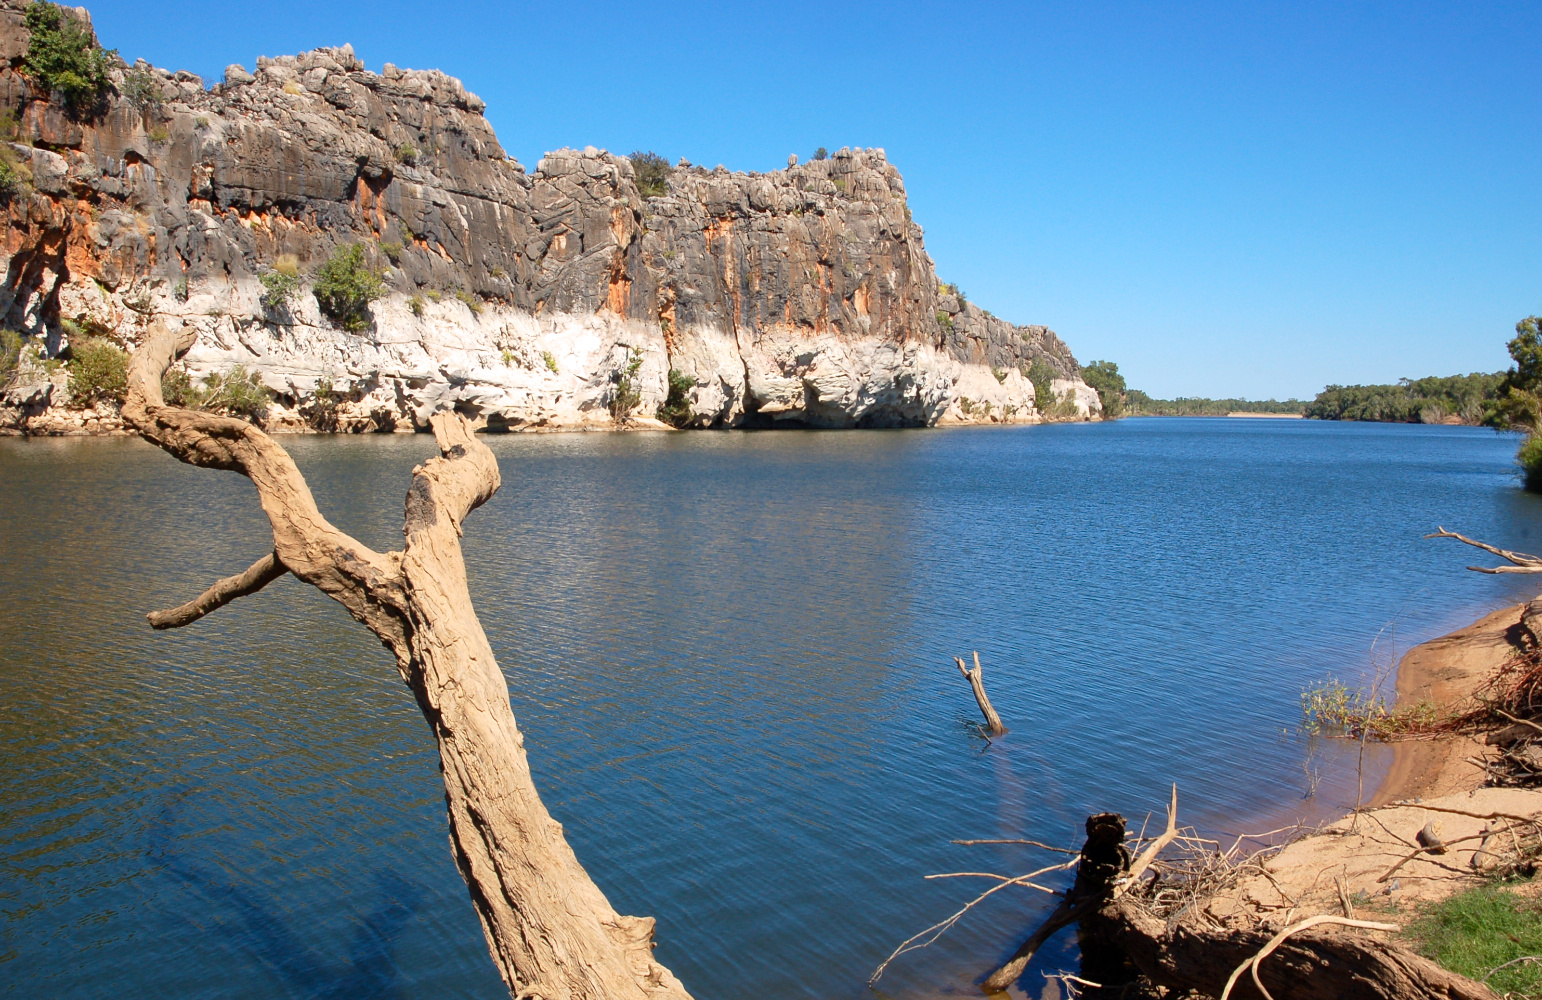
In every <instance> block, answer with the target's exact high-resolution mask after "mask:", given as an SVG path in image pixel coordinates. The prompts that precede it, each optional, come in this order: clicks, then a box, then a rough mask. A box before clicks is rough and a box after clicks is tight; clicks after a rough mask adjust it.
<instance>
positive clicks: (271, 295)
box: [262, 253, 301, 312]
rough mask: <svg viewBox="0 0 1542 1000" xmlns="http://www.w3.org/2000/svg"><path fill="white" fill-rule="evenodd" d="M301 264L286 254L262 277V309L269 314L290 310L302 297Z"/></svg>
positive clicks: (292, 256)
mask: <svg viewBox="0 0 1542 1000" xmlns="http://www.w3.org/2000/svg"><path fill="white" fill-rule="evenodd" d="M300 284H301V282H300V262H299V261H298V260H297V259H296V258H295V255H294V254H290V253H286V254H284V255H282V256H280V257H279V258H278V260H276V261H274V262H273V270H271V271H269V272H268V273H266V274H264V275H263V276H262V287H263V293H262V307H263V308H264V309H266V310H268V311H269V312H278V311H280V310H283V309H288V308H289V306H291V305H292V304H293V303H294V300H295V299H296V298H298V297H299V295H300Z"/></svg>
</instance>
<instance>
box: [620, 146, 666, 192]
mask: <svg viewBox="0 0 1542 1000" xmlns="http://www.w3.org/2000/svg"><path fill="white" fill-rule="evenodd" d="M627 159H628V160H631V161H632V174H633V176H634V177H635V178H636V180H637V193H638V194H640V195H642V196H643V197H644V198H658V197H660V196H662V195H666V194H668V193H669V175H670V174H671V173H672V172H673V171H672V170H671V168H670V166H669V161H668V160H666V159H664V158H663V157H662V156H660V155H659V154H657V153H655V152H653V151H651V150H649V151H646V152H644V151H641V150H639V151H638V152H635V153H633V154H632V155H631V156H628V157H627Z"/></svg>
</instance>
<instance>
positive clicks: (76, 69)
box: [22, 2, 118, 112]
mask: <svg viewBox="0 0 1542 1000" xmlns="http://www.w3.org/2000/svg"><path fill="white" fill-rule="evenodd" d="M26 24H27V31H29V32H30V33H31V34H32V39H31V41H30V42H29V43H28V45H27V55H26V58H25V59H24V60H23V61H22V72H23V73H25V74H26V75H27V76H29V77H31V79H32V81H33V82H34V83H36V84H37V85H38V86H39V87H42V88H43V89H44V90H47V91H49V92H56V93H58V94H60V95H61V96H63V98H64V102H65V104H67V105H69V108H70V110H71V111H75V112H81V111H86V110H89V109H91V108H92V107H93V106H94V105H96V103H97V102H98V101H100V100H101V99H102V98H103V97H104V96H106V94H107V89H108V87H110V86H111V81H109V80H108V78H107V71H108V70H109V69H110V68H111V67H112V60H113V57H114V56H116V55H117V54H118V52H117V50H116V49H113V50H107V49H103V48H102V47H101V46H99V45H97V44H96V39H95V38H94V37H93V36H92V34H91V28H90V27H89V26H88V25H87V23H86V22H85V21H84V20H82V19H81V18H80V17H79V16H77V15H76V14H75V13H74V12H73V11H70V10H67V9H65V8H63V7H60V6H58V5H57V4H51V3H46V2H38V3H33V4H32V5H30V6H29V7H28V8H27V13H26Z"/></svg>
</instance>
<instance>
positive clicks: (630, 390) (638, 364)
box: [610, 350, 643, 423]
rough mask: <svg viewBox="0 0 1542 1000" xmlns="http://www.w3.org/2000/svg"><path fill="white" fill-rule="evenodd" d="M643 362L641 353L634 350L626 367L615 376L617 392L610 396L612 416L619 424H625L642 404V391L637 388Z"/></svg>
mask: <svg viewBox="0 0 1542 1000" xmlns="http://www.w3.org/2000/svg"><path fill="white" fill-rule="evenodd" d="M642 362H643V359H642V354H641V352H639V351H635V350H634V351H633V352H632V354H631V356H630V357H629V358H628V359H627V363H626V367H625V368H622V369H620V370H619V371H617V372H616V374H615V375H614V376H613V377H614V378H615V380H616V390H615V392H613V393H611V396H610V415H611V417H613V418H614V419H615V420H617V421H618V422H623V423H624V422H625V421H626V418H627V417H629V416H631V414H632V411H633V410H635V409H637V406H638V404H639V403H641V402H642V390H640V389H638V388H637V372H638V370H639V369H641V368H642Z"/></svg>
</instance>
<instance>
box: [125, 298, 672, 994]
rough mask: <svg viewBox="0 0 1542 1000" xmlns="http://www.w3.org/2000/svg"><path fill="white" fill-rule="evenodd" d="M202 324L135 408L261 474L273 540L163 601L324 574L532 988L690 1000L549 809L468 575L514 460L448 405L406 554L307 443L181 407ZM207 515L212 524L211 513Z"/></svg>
mask: <svg viewBox="0 0 1542 1000" xmlns="http://www.w3.org/2000/svg"><path fill="white" fill-rule="evenodd" d="M193 339H194V331H193V329H192V328H191V327H187V328H185V329H184V331H183V332H181V333H174V332H172V331H170V330H169V329H167V328H166V327H165V326H164V324H162V323H159V322H157V323H156V324H155V325H154V326H153V327H152V328H151V331H150V333H149V334H148V335H147V337H146V340H145V342H144V343H143V344H142V345H141V346H140V348H139V349H138V350H137V351H136V352H135V353H134V356H133V360H132V365H131V368H130V373H129V387H128V397H127V400H126V401H125V403H124V406H123V418H124V420H125V422H127V423H128V424H129V426H131V427H133V428H134V429H135V430H137V431H138V432H139V434H140V436H142V437H143V438H144V439H145V440H147V441H149V442H150V443H152V444H155V445H157V446H159V447H160V448H162V449H163V450H165V451H166V452H168V453H170V454H171V455H172V456H174V457H175V458H178V459H180V460H182V461H183V462H187V463H188V464H190V465H197V466H201V467H204V468H210V469H223V470H226V471H230V472H237V473H240V474H241V475H244V476H246V477H247V478H249V479H250V480H251V481H252V484H253V485H254V486H255V487H256V488H257V496H258V499H259V501H260V502H261V504H262V509H263V512H264V513H266V514H267V516H268V521H269V523H270V525H271V526H272V529H273V551H272V552H271V553H269V554H267V555H264V556H263V557H262V558H261V559H258V560H257V561H256V562H255V563H254V564H253V565H252V567H251V568H250V569H247V570H246V571H244V572H243V573H240V574H238V575H236V576H233V577H230V578H227V579H225V580H221V581H219V582H218V583H216V584H214V585H213V586H211V587H210V588H209V589H208V590H207V591H205V592H204V593H203V594H202V595H201V596H199V597H198V598H196V599H194V600H192V601H190V602H188V603H187V604H184V605H182V606H181V607H179V608H175V609H172V610H169V611H161V612H156V613H153V614H151V615H150V616H149V617H150V621H151V623H152V624H153V625H154V626H155V627H156V628H175V627H178V626H182V625H187V624H189V623H190V622H193V621H196V620H197V619H198V618H200V617H202V616H203V615H205V614H208V613H209V612H211V611H214V610H216V609H218V608H219V607H222V606H223V605H225V604H227V603H229V602H230V601H231V600H234V599H235V598H237V597H241V596H243V595H246V594H252V593H255V592H256V591H258V590H260V589H261V588H262V587H263V586H265V585H266V584H268V583H271V582H272V581H273V580H275V579H277V578H278V577H280V576H283V575H284V574H285V573H292V574H294V576H295V577H297V578H298V579H300V580H303V581H304V582H306V583H309V584H311V585H312V586H314V587H316V588H317V589H319V590H321V591H322V592H323V593H325V594H326V595H327V596H328V597H331V598H332V599H333V600H335V601H337V602H338V603H339V604H341V605H342V606H343V607H344V608H346V609H347V611H348V613H349V614H351V615H352V616H353V617H354V618H355V619H357V620H358V621H360V622H362V623H363V624H364V625H365V627H367V628H368V629H369V630H370V631H371V632H373V633H375V635H376V636H378V637H379V638H380V641H381V642H382V643H383V644H384V645H385V646H386V648H387V649H389V650H390V651H391V653H392V654H393V655H394V656H395V658H396V667H397V670H398V671H399V672H400V674H401V677H402V679H403V680H404V681H405V682H406V684H407V686H408V687H409V688H410V689H411V690H412V693H413V696H414V697H415V698H416V700H417V703H418V707H419V708H420V709H421V710H422V712H423V716H424V718H425V719H426V720H427V721H428V724H429V729H430V730H431V731H432V732H433V734H434V738H435V739H436V740H437V742H438V745H439V760H440V770H441V772H442V775H443V778H444V791H445V806H446V811H447V813H448V819H449V834H450V845H451V850H452V853H453V856H454V860H455V863H456V865H457V867H458V868H459V869H460V873H461V875H462V876H463V877H464V878H465V880H466V885H467V888H468V889H469V890H470V893H471V901H472V904H473V906H474V907H475V908H476V911H477V916H478V917H479V918H480V919H481V921H482V929H483V931H484V932H485V933H486V936H487V943H488V947H489V950H490V951H491V952H492V956H493V960H494V962H495V964H496V965H497V968H498V972H499V974H500V975H501V976H502V977H503V981H504V983H505V984H506V985H507V986H508V988H509V992H510V994H511V995H512V996H514V997H515V998H517V1000H526V998H538V1000H621V998H625V1000H643V998H649V1000H690V995H689V994H688V993H687V992H686V990H685V988H684V987H683V986H682V985H681V984H680V983H679V981H678V980H676V979H675V977H674V976H673V975H671V974H670V972H669V970H668V969H666V968H664V967H663V966H662V965H660V964H658V963H657V962H655V961H654V960H653V958H652V948H653V943H652V939H653V928H654V922H653V920H652V919H651V918H647V917H627V916H622V915H621V914H618V913H617V912H616V911H615V910H614V909H613V908H612V907H611V905H610V903H609V902H608V901H607V900H606V899H605V895H604V893H603V892H601V891H600V888H599V887H598V886H597V885H595V884H594V882H593V880H591V879H590V877H589V874H588V873H587V872H586V871H585V870H584V868H583V866H582V865H581V864H580V863H579V861H578V858H577V857H576V856H575V855H574V853H573V850H572V848H571V847H570V846H569V845H568V842H567V840H566V839H565V838H564V837H563V835H562V826H561V824H559V823H558V822H557V821H556V820H554V819H553V818H552V817H551V815H550V814H549V813H548V812H547V811H546V807H545V806H544V805H543V804H542V802H541V798H540V795H539V794H538V793H537V791H536V787H535V783H534V781H533V780H532V779H531V775H530V767H529V765H528V763H527V762H526V759H525V751H524V738H523V737H522V736H521V734H520V732H519V729H518V727H517V726H516V725H515V722H514V713H513V711H512V710H511V709H510V706H509V691H508V686H507V684H506V683H505V681H504V678H503V674H502V672H501V671H500V670H499V668H498V664H497V661H496V660H494V658H493V652H492V648H491V647H490V646H489V645H488V642H487V636H486V635H485V634H484V633H483V631H482V626H481V623H480V622H478V620H477V616H476V612H475V611H474V610H473V609H472V606H471V596H470V593H469V591H468V590H467V586H466V570H465V564H464V562H463V560H462V558H461V548H460V537H461V522H462V520H464V518H465V517H466V515H467V514H469V513H470V512H471V511H473V510H475V509H476V508H477V507H479V506H480V505H481V504H483V503H484V502H486V501H487V500H488V499H489V498H490V497H491V496H492V495H493V493H494V492H495V491H496V490H497V489H498V486H499V476H498V463H497V460H496V459H495V458H494V457H493V455H492V452H490V451H489V450H488V449H487V446H486V445H484V444H482V443H481V442H479V441H478V440H477V439H476V438H475V436H474V435H473V434H472V432H471V426H470V425H469V424H468V423H467V422H466V421H465V420H464V419H463V418H461V417H460V416H458V415H456V414H453V413H440V414H436V415H435V416H434V417H433V418H432V419H431V421H430V425H431V427H432V429H433V432H434V437H435V440H436V441H437V442H438V445H439V450H440V457H437V458H432V459H430V460H428V461H427V462H425V463H424V464H423V465H421V466H419V467H417V468H416V469H414V470H413V473H412V484H411V486H410V488H409V489H408V491H407V503H406V516H405V527H404V531H403V533H404V535H405V538H406V544H405V546H404V547H403V549H402V551H399V552H384V553H382V552H375V551H373V550H371V549H369V548H368V547H366V546H364V545H363V544H361V543H360V542H358V541H356V540H355V539H353V538H350V537H349V536H348V535H346V534H344V533H343V532H341V531H339V530H338V529H337V528H335V527H333V526H332V525H331V524H330V523H328V522H327V520H326V518H324V517H323V516H322V515H321V512H320V511H319V510H317V508H316V503H315V501H314V500H313V499H312V497H311V492H310V488H309V486H307V485H306V482H305V479H304V477H303V476H301V474H300V470H299V469H298V468H296V466H295V464H294V462H293V460H291V459H290V457H289V454H288V453H287V452H286V451H285V450H284V449H283V448H282V447H280V446H279V445H278V444H277V443H276V442H275V441H274V440H273V439H272V438H270V437H268V436H267V435H266V434H264V433H263V432H262V431H260V430H258V429H257V428H256V427H253V426H252V425H251V424H249V423H247V422H246V421H244V420H239V419H234V418H231V417H222V416H216V415H214V414H210V413H204V412H199V411H195V410H187V409H182V408H180V407H174V406H168V405H166V402H165V399H164V398H163V397H162V395H161V376H162V375H163V374H164V372H165V371H166V368H167V367H168V366H169V365H170V364H171V362H172V361H173V360H174V359H175V358H176V357H177V356H178V355H180V354H181V353H183V352H185V351H186V350H187V349H188V348H189V347H191V346H192V343H193ZM195 527H196V525H195Z"/></svg>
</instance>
